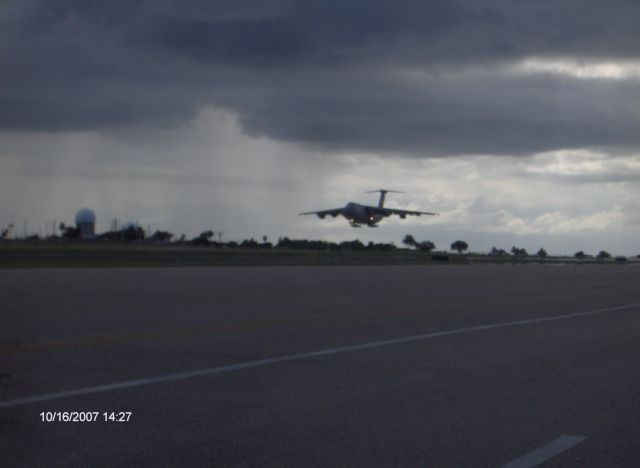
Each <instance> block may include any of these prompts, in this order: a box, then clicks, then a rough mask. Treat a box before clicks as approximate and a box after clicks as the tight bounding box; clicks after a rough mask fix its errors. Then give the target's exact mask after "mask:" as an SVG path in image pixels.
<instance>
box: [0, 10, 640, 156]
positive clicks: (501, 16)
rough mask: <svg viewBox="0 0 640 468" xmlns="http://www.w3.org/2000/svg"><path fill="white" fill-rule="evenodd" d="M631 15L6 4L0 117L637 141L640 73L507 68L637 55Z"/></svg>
mask: <svg viewBox="0 0 640 468" xmlns="http://www.w3.org/2000/svg"><path fill="white" fill-rule="evenodd" d="M639 16H640V4H638V3H637V2H632V1H628V2H626V1H616V2H607V3H606V4H604V3H601V2H576V1H521V2H502V1H484V2H476V1H458V2H455V1H431V2H423V1H411V0H405V1H403V2H383V1H372V0H367V1H364V0H361V1H348V2H345V1H324V2H315V1H276V2H264V1H260V2H250V1H218V2H210V1H187V2H177V1H175V2H174V1H169V0H164V1H148V2H146V1H138V2H135V1H127V2H124V1H112V2H86V1H61V2H47V1H42V2H38V1H19V2H18V1H14V2H4V3H2V4H0V66H1V67H2V70H3V73H2V75H1V76H0V108H1V109H2V113H0V126H2V127H3V128H5V129H16V130H77V129H101V128H108V127H118V126H127V125H134V124H139V125H142V126H173V125H176V124H180V123H182V122H186V121H188V120H189V119H190V118H192V117H193V116H194V115H195V114H196V112H197V111H198V110H199V109H201V108H202V107H204V106H214V107H223V108H226V109H228V110H230V111H232V112H234V113H235V114H237V115H238V116H239V118H240V120H239V121H240V122H241V124H242V125H243V128H244V130H245V131H246V132H248V133H250V134H259V135H266V136H268V137H271V138H275V139H280V140H285V141H296V142H301V143H304V144H309V145H314V146H319V147H325V148H328V149H343V150H344V149H348V150H368V151H382V152H390V153H411V154H414V155H446V154H459V153H494V154H503V153H504V154H527V153H530V152H534V151H544V150H549V149H554V148H569V147H587V146H598V147H608V146H616V147H627V148H629V147H631V148H632V147H634V146H637V145H638V144H639V143H640V136H639V134H640V132H638V131H637V124H638V115H637V110H636V109H637V104H638V101H639V100H640V99H639V98H640V95H639V94H640V90H639V86H638V81H637V78H636V79H635V80H617V81H613V80H578V79H574V78H570V77H566V76H565V77H561V76H552V75H549V74H545V73H538V74H531V75H518V74H513V73H512V74H509V73H507V72H505V71H504V68H505V66H506V65H508V64H509V63H511V62H512V61H515V60H518V59H522V58H526V57H543V58H545V57H546V58H553V57H557V58H573V59H575V60H607V61H611V60H639V59H640V57H639V52H638V51H639V50H640V48H639V47H638V44H639V43H640V28H638V27H637V19H638V17H639ZM477 69H479V70H481V71H484V72H483V73H478V72H474V71H473V70H477ZM406 70H419V71H421V72H422V75H420V77H419V78H416V77H415V76H414V77H411V76H409V77H407V75H406V73H405V71H406Z"/></svg>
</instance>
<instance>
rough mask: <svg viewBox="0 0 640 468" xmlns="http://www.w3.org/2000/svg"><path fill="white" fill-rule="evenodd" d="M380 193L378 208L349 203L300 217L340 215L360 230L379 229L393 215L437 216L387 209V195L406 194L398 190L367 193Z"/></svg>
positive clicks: (404, 216) (423, 212)
mask: <svg viewBox="0 0 640 468" xmlns="http://www.w3.org/2000/svg"><path fill="white" fill-rule="evenodd" d="M378 192H380V200H379V201H378V206H369V205H361V204H360V203H354V202H349V203H347V204H346V205H345V206H344V207H342V208H333V209H331V210H320V211H307V212H305V213H300V215H301V216H302V215H311V214H314V215H316V216H318V218H320V219H324V218H325V217H326V216H327V215H329V216H331V217H333V218H335V217H337V216H339V215H342V216H344V217H345V218H346V219H347V221H349V225H350V226H351V227H354V228H359V227H361V226H363V225H364V226H368V227H371V228H374V227H378V226H377V224H378V223H379V222H380V221H381V220H382V219H383V218H387V217H389V216H391V215H398V216H400V218H402V219H404V218H406V217H407V216H420V215H429V216H437V213H429V212H427V211H412V210H399V209H397V208H385V206H384V199H385V197H386V196H387V193H404V192H398V191H396V190H384V189H380V190H372V191H370V192H365V193H378Z"/></svg>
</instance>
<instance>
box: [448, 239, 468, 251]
mask: <svg viewBox="0 0 640 468" xmlns="http://www.w3.org/2000/svg"><path fill="white" fill-rule="evenodd" d="M468 248H469V244H467V243H466V242H465V241H463V240H457V241H455V242H454V243H453V244H451V250H457V251H458V253H459V254H461V253H462V252H464V251H465V250H467V249H468Z"/></svg>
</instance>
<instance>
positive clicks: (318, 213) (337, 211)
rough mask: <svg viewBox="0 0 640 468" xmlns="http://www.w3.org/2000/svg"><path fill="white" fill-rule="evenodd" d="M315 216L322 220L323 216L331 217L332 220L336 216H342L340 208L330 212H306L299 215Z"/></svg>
mask: <svg viewBox="0 0 640 468" xmlns="http://www.w3.org/2000/svg"><path fill="white" fill-rule="evenodd" d="M311 214H314V215H317V216H318V218H324V217H325V216H327V215H329V216H333V217H334V218H335V217H336V216H338V215H341V214H342V208H333V209H331V210H320V211H307V212H305V213H300V215H301V216H302V215H311Z"/></svg>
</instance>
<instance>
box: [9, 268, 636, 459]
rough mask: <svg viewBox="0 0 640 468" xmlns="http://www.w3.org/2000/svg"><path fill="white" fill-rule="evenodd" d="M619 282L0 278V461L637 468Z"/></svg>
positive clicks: (78, 272) (86, 273) (413, 275)
mask: <svg viewBox="0 0 640 468" xmlns="http://www.w3.org/2000/svg"><path fill="white" fill-rule="evenodd" d="M639 286H640V267H638V266H637V265H599V266H597V265H590V266H579V265H572V266H555V265H554V266H551V265H547V266H543V265H513V266H509V265H458V266H454V265H434V266H393V267H388V266H387V267H384V266H380V267H377V266H366V267H328V266H325V267H303V266H299V267H237V268H236V267H220V268H215V267H211V268H105V269H15V270H12V269H5V270H0V466H105V465H108V466H131V465H138V466H175V465H184V464H185V463H188V464H198V465H210V466H336V465H337V466H440V467H441V466H455V467H463V466H502V465H507V466H510V467H513V466H536V465H537V464H539V463H545V465H544V466H576V467H577V466H581V467H582V466H638V465H640V444H639V442H638V441H640V424H638V421H639V420H640V287H639ZM67 419H69V420H67ZM80 419H83V420H82V421H81V420H80Z"/></svg>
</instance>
